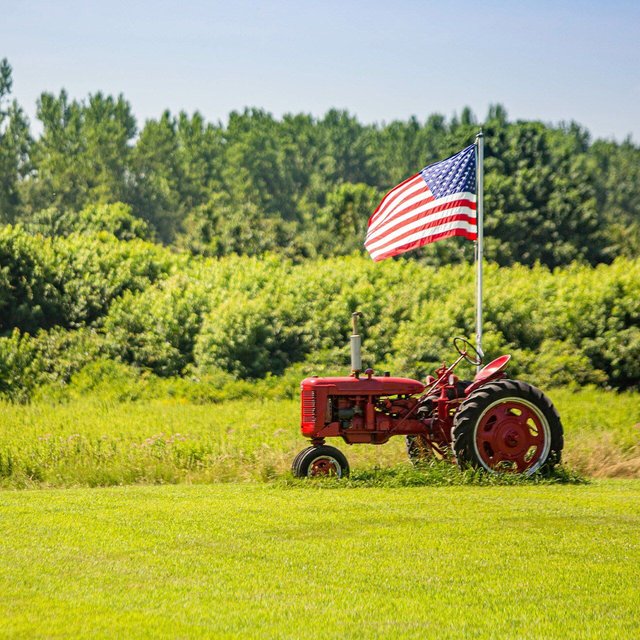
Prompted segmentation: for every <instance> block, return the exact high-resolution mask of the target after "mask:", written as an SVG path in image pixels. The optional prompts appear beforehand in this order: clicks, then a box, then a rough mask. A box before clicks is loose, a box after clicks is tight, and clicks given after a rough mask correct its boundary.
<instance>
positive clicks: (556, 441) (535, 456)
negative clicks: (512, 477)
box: [451, 380, 564, 476]
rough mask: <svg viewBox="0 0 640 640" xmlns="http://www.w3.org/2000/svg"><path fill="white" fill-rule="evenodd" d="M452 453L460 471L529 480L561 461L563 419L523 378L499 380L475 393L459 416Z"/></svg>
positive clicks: (459, 410) (458, 413) (470, 396)
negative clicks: (507, 474) (468, 468)
mask: <svg viewBox="0 0 640 640" xmlns="http://www.w3.org/2000/svg"><path fill="white" fill-rule="evenodd" d="M451 435H452V439H453V451H454V454H455V457H456V462H457V463H458V466H460V467H466V466H468V465H470V466H472V467H475V468H479V469H485V470H486V471H488V472H490V473H502V472H512V473H522V474H524V475H527V476H530V475H532V474H534V473H536V472H539V471H550V470H551V469H552V468H553V467H554V466H555V465H556V464H558V463H559V462H560V457H561V454H562V447H563V444H564V438H563V430H562V423H561V421H560V416H559V415H558V412H557V411H556V409H555V407H554V406H553V404H552V403H551V400H549V398H547V396H545V395H544V393H542V391H540V390H539V389H536V387H534V386H532V385H530V384H527V383H526V382H522V381H520V380H496V381H495V382H491V383H489V384H486V385H484V386H482V387H480V388H479V389H476V390H475V391H473V392H472V393H471V394H470V395H469V397H468V398H467V399H466V400H464V402H463V403H462V404H461V405H460V408H459V409H458V411H457V412H456V415H455V417H454V420H453V429H452V434H451Z"/></svg>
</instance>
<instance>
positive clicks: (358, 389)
mask: <svg viewBox="0 0 640 640" xmlns="http://www.w3.org/2000/svg"><path fill="white" fill-rule="evenodd" d="M300 388H301V389H302V390H303V391H313V390H318V389H322V390H323V391H325V392H326V393H329V394H338V395H352V396H359V395H363V396H368V395H373V396H395V395H416V394H419V393H422V392H423V391H424V389H425V385H424V384H422V382H420V381H419V380H412V379H411V378H392V377H391V376H372V377H371V378H369V377H368V376H363V377H360V378H355V377H353V376H336V377H328V378H316V377H313V378H305V379H304V380H303V381H302V382H301V383H300Z"/></svg>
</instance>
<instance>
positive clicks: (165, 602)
mask: <svg viewBox="0 0 640 640" xmlns="http://www.w3.org/2000/svg"><path fill="white" fill-rule="evenodd" d="M639 528H640V481H635V480H624V481H621V480H616V481H611V480H608V481H597V482H595V483H593V484H590V485H582V486H576V485H572V486H511V487H448V488H429V487H418V488H398V489H388V488H386V489H378V488H365V489H335V490H331V491H322V490H319V491H305V490H302V489H298V488H292V489H281V488H274V487H273V486H271V485H258V484H245V485H242V484H225V485H221V484H218V485H212V486H204V485H201V486H185V485H182V486H174V487H120V488H107V489H87V488H83V489H68V490H43V491H4V492H0V553H1V555H2V563H0V590H1V593H2V598H0V620H2V625H1V626H0V636H2V637H7V638H9V637H10V638H34V637H47V638H63V637H64V638H68V637H104V638H114V637H117V638H178V637H179V638H187V637H189V638H191V637H203V638H204V637H216V638H247V637H252V638H306V637H313V636H319V637H323V638H379V637H393V638H544V639H550V638H563V639H565V638H598V639H601V638H637V637H640V613H639V612H640V586H639V583H638V566H640V537H639V536H638V530H639Z"/></svg>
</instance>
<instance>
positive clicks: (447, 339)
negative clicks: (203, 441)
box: [0, 227, 640, 398]
mask: <svg viewBox="0 0 640 640" xmlns="http://www.w3.org/2000/svg"><path fill="white" fill-rule="evenodd" d="M0 258H4V260H3V264H4V265H5V266H4V268H3V269H2V271H0V310H1V311H2V316H1V318H0V327H2V329H3V331H4V335H5V337H4V338H1V339H0V393H2V394H4V395H8V396H10V397H14V398H26V397H28V396H29V394H30V393H31V392H32V391H33V389H34V388H36V387H37V386H38V385H40V384H42V383H43V382H52V381H53V382H55V381H61V382H64V381H66V380H68V379H69V378H70V376H71V375H73V373H74V372H75V371H77V370H78V369H79V368H81V367H82V366H84V365H85V364H87V363H88V362H91V360H92V359H95V358H100V357H102V358H105V357H106V358H111V359H114V360H117V361H121V362H122V363H125V364H127V365H132V366H133V367H135V369H134V370H135V371H147V372H151V373H153V374H156V375H158V376H162V377H166V378H175V377H176V376H185V375H187V376H188V375H197V376H205V377H207V376H216V377H219V374H220V372H224V374H225V375H228V376H231V378H233V379H239V380H242V379H257V378H264V377H266V376H268V374H272V375H280V374H282V373H283V372H285V371H291V370H292V368H291V367H292V366H294V365H297V364H300V363H306V365H315V369H316V370H318V371H320V370H324V369H326V368H327V367H333V368H334V369H336V370H343V371H344V370H346V369H347V368H348V362H349V355H348V346H347V345H348V337H349V334H350V333H351V323H350V316H351V314H352V312H354V311H356V310H360V311H362V312H363V313H364V319H363V321H362V323H361V327H362V330H361V332H362V334H363V341H364V348H363V356H364V359H365V362H366V364H367V365H371V366H374V368H376V369H377V370H392V371H394V372H395V373H402V374H405V375H413V376H423V375H425V374H427V373H430V372H431V371H433V369H434V368H435V367H436V366H438V364H440V363H441V362H442V360H443V359H444V360H448V361H449V360H451V358H452V356H453V355H454V352H453V349H452V347H451V339H452V338H453V337H454V336H456V335H462V336H466V337H472V336H473V334H474V332H475V326H474V324H475V299H474V298H475V286H474V279H475V278H474V269H473V266H472V265H471V264H467V265H454V266H447V267H442V268H435V267H429V266H425V265H420V264H418V263H416V262H415V261H409V260H403V259H400V260H389V261H384V262H382V263H373V262H372V261H370V260H369V259H366V258H362V257H359V256H356V255H352V256H345V257H342V258H330V259H321V260H316V261H307V262H305V263H301V264H295V263H293V262H292V261H290V260H287V259H283V258H281V257H280V256H277V255H266V256H263V257H261V258H257V257H238V256H228V257H224V258H217V259H213V258H195V257H188V256H187V255H186V254H174V253H172V252H171V251H169V250H168V249H165V248H162V247H159V246H157V245H152V244H149V243H145V242H143V241H140V240H132V241H128V242H123V241H118V240H117V239H116V238H115V237H114V236H113V235H110V234H102V235H100V234H99V235H93V236H82V235H79V234H72V235H71V236H68V237H66V238H62V237H56V238H44V237H42V236H31V235H29V234H27V233H25V231H24V230H22V229H21V228H19V227H6V228H4V229H2V230H0ZM484 303H485V326H484V330H485V337H484V343H483V344H484V348H485V352H486V358H487V360H488V359H491V358H494V357H496V356H497V355H499V354H501V353H505V352H509V353H511V354H512V355H513V361H512V365H511V368H510V372H511V374H512V375H514V376H515V375H517V376H522V377H525V378H528V379H530V380H532V381H534V382H537V383H538V384H540V385H541V386H551V385H567V384H573V385H577V386H582V385H585V384H596V385H610V386H614V387H617V388H632V387H638V386H640V364H639V363H640V261H639V260H635V261H633V260H626V259H619V260H617V261H616V262H614V263H613V264H612V265H608V266H605V265H600V266H598V267H596V268H592V267H589V266H587V265H579V264H574V265H571V266H569V267H567V268H562V269H557V270H554V271H551V270H549V269H548V268H547V267H543V266H539V265H537V266H534V267H531V268H529V267H523V266H515V267H511V268H498V267H497V266H496V265H488V266H487V267H486V270H485V296H484ZM462 373H463V374H464V375H471V374H472V371H471V369H470V368H468V369H467V370H464V369H462ZM208 393H209V392H208V391H207V394H208Z"/></svg>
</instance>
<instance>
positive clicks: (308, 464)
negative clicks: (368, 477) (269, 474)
mask: <svg viewBox="0 0 640 640" xmlns="http://www.w3.org/2000/svg"><path fill="white" fill-rule="evenodd" d="M291 470H292V471H293V475H294V476H295V477H296V478H317V477H321V476H325V477H329V476H333V477H336V478H346V477H347V476H348V475H349V463H348V462H347V459H346V457H345V455H344V453H342V451H340V449H336V448H335V447H330V446H328V445H322V446H320V447H308V448H307V449H304V450H303V451H301V452H300V453H299V454H298V455H297V456H296V457H295V459H294V461H293V464H292V466H291Z"/></svg>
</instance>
